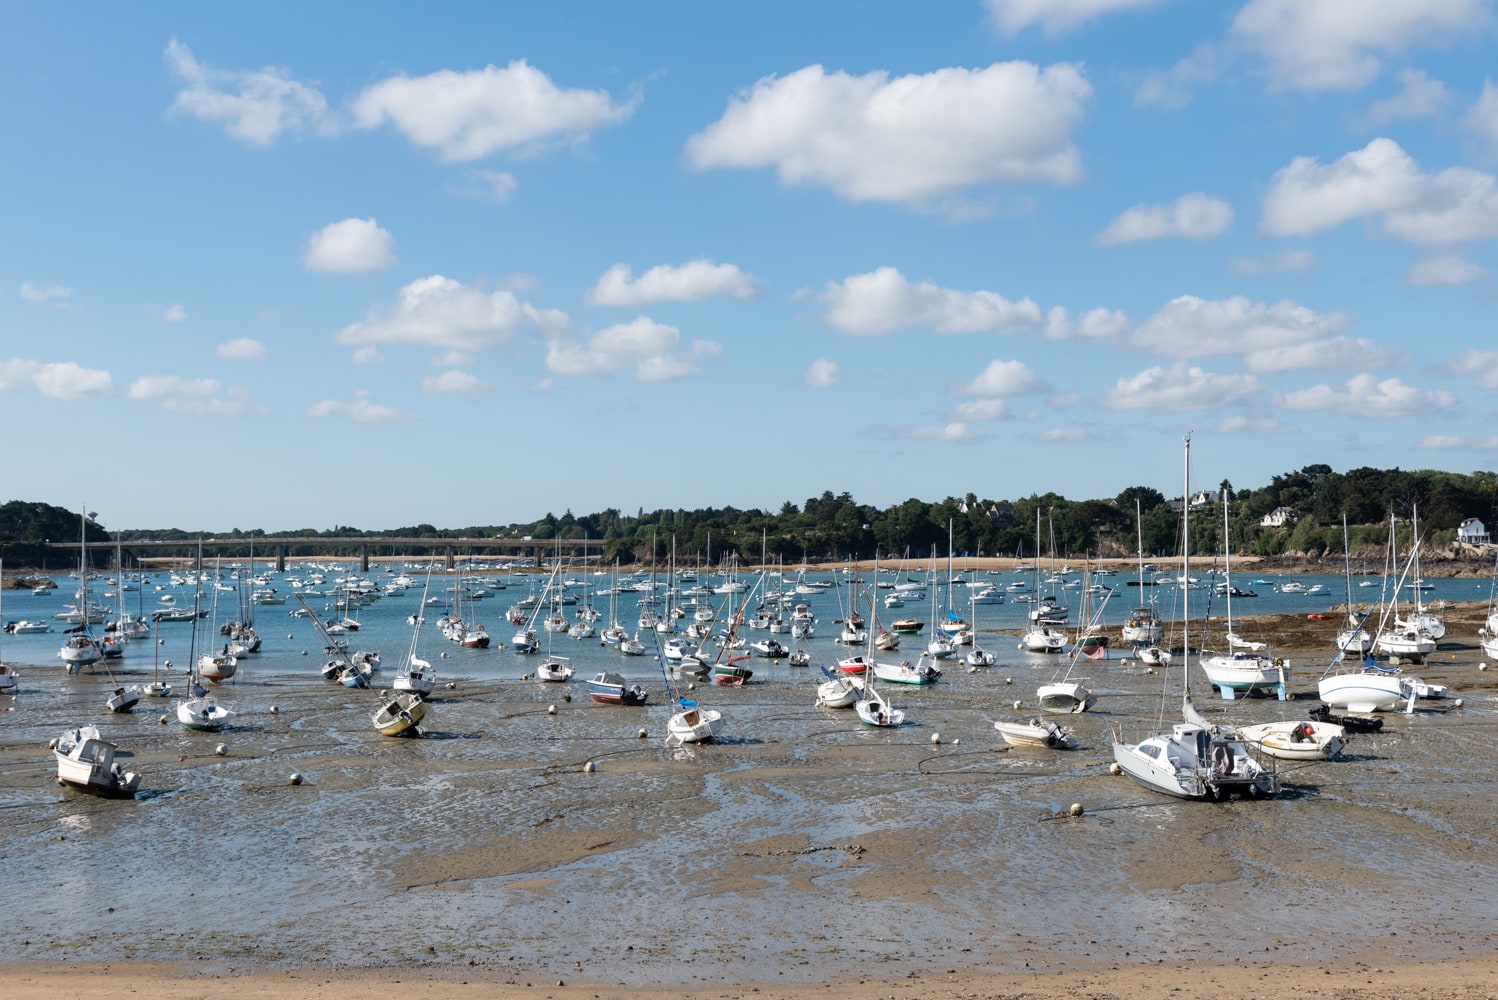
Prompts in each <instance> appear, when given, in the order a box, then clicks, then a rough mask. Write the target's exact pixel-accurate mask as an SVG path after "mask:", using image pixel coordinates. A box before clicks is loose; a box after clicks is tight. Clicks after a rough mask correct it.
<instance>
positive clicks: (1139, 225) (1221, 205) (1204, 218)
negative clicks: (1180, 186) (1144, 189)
mask: <svg viewBox="0 0 1498 1000" xmlns="http://www.w3.org/2000/svg"><path fill="white" fill-rule="evenodd" d="M1232 223H1233V208H1232V206H1231V205H1229V204H1228V203H1227V202H1225V201H1223V200H1221V199H1220V198H1213V197H1212V196H1211V195H1207V194H1203V193H1202V192H1200V191H1195V192H1192V193H1191V194H1183V195H1181V197H1179V198H1177V199H1176V200H1175V201H1173V202H1171V203H1170V204H1168V205H1135V206H1134V207H1133V208H1131V209H1129V210H1128V211H1126V212H1124V213H1123V214H1122V215H1120V216H1118V218H1116V219H1114V220H1113V221H1112V222H1110V223H1108V228H1106V229H1104V230H1103V231H1102V232H1101V233H1099V234H1098V236H1097V239H1096V240H1094V241H1093V242H1095V243H1096V244H1097V245H1098V246H1104V247H1111V246H1116V245H1118V244H1120V243H1133V242H1135V241H1136V240H1157V239H1160V238H1162V237H1166V236H1180V237H1184V238H1186V239H1191V240H1209V239H1212V238H1213V237H1216V236H1221V235H1222V234H1223V233H1225V232H1227V228H1228V226H1230V225H1232Z"/></svg>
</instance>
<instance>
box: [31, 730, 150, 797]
mask: <svg viewBox="0 0 1498 1000" xmlns="http://www.w3.org/2000/svg"><path fill="white" fill-rule="evenodd" d="M118 749H119V748H118V747H116V746H115V745H114V744H113V743H110V742H108V741H107V740H104V739H101V738H100V737H99V731H98V730H97V729H95V728H94V727H93V726H84V727H82V728H81V729H73V730H70V731H68V732H66V733H64V734H63V735H62V736H60V737H59V738H58V739H57V741H56V743H55V744H54V746H53V749H52V753H53V756H55V757H56V758H57V783H58V784H59V785H63V786H65V787H68V788H76V789H78V790H79V791H82V792H88V793H90V794H92V795H102V796H105V797H106V798H113V799H133V798H134V797H135V791H136V789H137V788H139V787H140V775H138V774H136V773H134V772H133V771H126V770H125V769H124V768H122V767H121V766H120V765H119V764H116V763H115V761H114V755H115V752H116V751H117V750H118Z"/></svg>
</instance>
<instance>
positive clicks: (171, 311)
mask: <svg viewBox="0 0 1498 1000" xmlns="http://www.w3.org/2000/svg"><path fill="white" fill-rule="evenodd" d="M161 318H162V319H164V320H166V321H167V322H168V323H183V322H186V320H187V309H186V307H184V306H182V305H178V304H173V305H169V306H167V307H166V309H165V310H163V311H162V313H161Z"/></svg>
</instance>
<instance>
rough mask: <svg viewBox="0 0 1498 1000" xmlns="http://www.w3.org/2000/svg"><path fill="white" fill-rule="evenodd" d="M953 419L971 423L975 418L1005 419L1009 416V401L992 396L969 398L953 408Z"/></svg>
mask: <svg viewBox="0 0 1498 1000" xmlns="http://www.w3.org/2000/svg"><path fill="white" fill-rule="evenodd" d="M950 415H951V417H952V419H953V420H960V421H963V422H964V423H970V422H972V421H975V420H1004V419H1007V418H1008V416H1009V401H1008V400H1005V399H1000V398H998V397H995V396H990V397H987V398H984V399H969V400H966V401H964V402H962V403H959V404H957V406H955V407H953V408H952V412H951V414H950Z"/></svg>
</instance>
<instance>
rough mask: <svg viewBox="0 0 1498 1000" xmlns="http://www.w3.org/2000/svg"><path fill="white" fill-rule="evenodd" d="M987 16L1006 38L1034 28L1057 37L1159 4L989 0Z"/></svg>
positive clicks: (1126, 0) (1121, 0)
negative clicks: (1117, 13)
mask: <svg viewBox="0 0 1498 1000" xmlns="http://www.w3.org/2000/svg"><path fill="white" fill-rule="evenodd" d="M986 2H987V6H988V16H989V17H990V18H992V19H993V23H994V27H996V28H998V30H999V33H1000V34H1001V35H1003V36H1004V37H1005V38H1013V37H1014V36H1015V35H1017V34H1019V33H1020V32H1021V31H1024V30H1025V29H1026V28H1028V27H1030V26H1031V25H1037V24H1038V25H1039V26H1040V28H1041V30H1042V31H1044V32H1045V33H1046V35H1048V36H1051V37H1054V36H1056V35H1059V34H1061V33H1062V32H1065V31H1070V30H1071V29H1072V28H1076V27H1080V26H1081V25H1083V24H1086V23H1087V22H1088V21H1091V20H1093V19H1095V18H1098V17H1102V16H1103V15H1104V14H1111V13H1113V12H1114V11H1119V10H1134V9H1137V8H1140V7H1152V6H1154V5H1155V4H1157V3H1159V2H1160V0H986Z"/></svg>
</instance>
